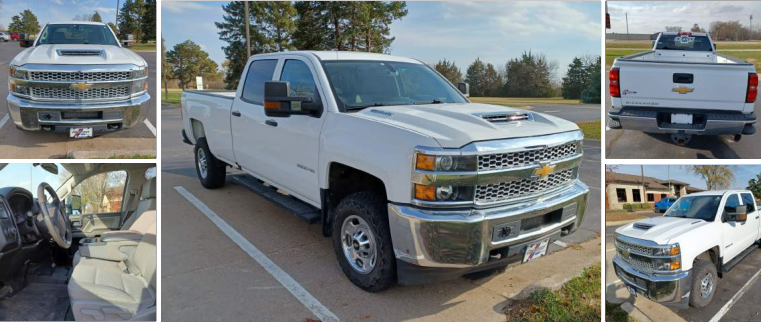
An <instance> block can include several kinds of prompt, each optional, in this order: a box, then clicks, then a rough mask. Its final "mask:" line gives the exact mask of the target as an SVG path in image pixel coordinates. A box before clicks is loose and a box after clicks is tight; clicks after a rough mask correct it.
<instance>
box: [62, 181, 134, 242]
mask: <svg viewBox="0 0 761 322" xmlns="http://www.w3.org/2000/svg"><path fill="white" fill-rule="evenodd" d="M126 184H127V172H126V171H112V172H106V173H100V174H96V175H93V176H91V177H89V178H87V179H85V180H84V181H82V182H80V183H79V184H77V185H76V186H75V187H74V189H73V191H72V192H71V194H70V195H69V196H68V197H66V214H67V215H69V220H70V221H71V226H72V227H71V228H72V234H73V236H74V238H85V237H87V238H90V237H97V236H100V235H101V234H102V233H104V232H107V231H111V230H118V229H119V228H120V226H121V223H122V217H123V214H124V212H123V209H122V208H123V204H124V202H125V201H126V200H125V195H126V193H125V187H126Z"/></svg>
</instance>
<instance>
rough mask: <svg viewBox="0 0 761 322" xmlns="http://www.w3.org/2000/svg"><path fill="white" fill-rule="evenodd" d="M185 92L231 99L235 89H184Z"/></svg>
mask: <svg viewBox="0 0 761 322" xmlns="http://www.w3.org/2000/svg"><path fill="white" fill-rule="evenodd" d="M185 93H193V94H201V95H210V96H217V97H221V98H227V99H233V98H234V97H235V91H210V90H186V91H185Z"/></svg>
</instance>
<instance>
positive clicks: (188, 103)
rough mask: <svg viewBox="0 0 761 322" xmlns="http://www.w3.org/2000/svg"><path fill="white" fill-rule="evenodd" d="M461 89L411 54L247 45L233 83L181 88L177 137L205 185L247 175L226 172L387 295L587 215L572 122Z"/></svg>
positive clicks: (528, 251) (474, 267)
mask: <svg viewBox="0 0 761 322" xmlns="http://www.w3.org/2000/svg"><path fill="white" fill-rule="evenodd" d="M458 89H459V91H458ZM467 93H468V86H467V84H465V83H461V84H459V85H458V87H455V86H454V85H452V84H451V83H449V82H448V81H447V80H446V79H445V78H444V77H443V76H441V75H440V74H438V73H437V72H436V71H435V70H433V69H432V68H430V67H429V66H427V65H425V64H423V63H421V62H420V61H417V60H414V59H409V58H404V57H394V56H389V55H381V54H370V53H356V52H307V51H305V52H298V51H297V52H287V53H273V54H263V55H255V56H253V57H251V58H250V59H249V61H248V63H247V65H246V68H245V70H244V72H243V74H242V76H241V81H240V83H239V85H238V89H237V91H235V92H212V91H185V92H183V94H182V99H181V102H182V121H183V123H184V129H183V130H182V136H183V139H184V141H185V142H186V143H188V144H192V145H194V146H195V161H196V162H195V163H196V169H197V175H198V177H199V179H200V180H201V183H202V184H203V186H204V187H207V188H217V187H220V186H222V185H223V184H224V183H225V177H226V167H227V166H230V167H233V168H235V169H240V170H243V171H244V172H245V173H247V174H244V175H231V176H230V177H231V179H232V180H233V181H236V182H238V183H240V184H243V185H245V186H247V187H248V188H249V189H251V190H253V191H255V192H257V193H259V194H260V195H262V196H264V197H265V198H267V199H269V200H272V201H274V202H276V203H278V204H280V205H281V206H283V207H285V208H286V209H288V210H291V211H292V212H293V213H294V214H296V215H298V216H300V217H302V218H305V219H307V220H308V221H309V222H312V223H321V224H322V231H323V234H324V235H325V236H332V238H333V247H334V250H335V253H336V256H337V257H338V261H339V264H340V266H341V268H342V269H343V271H344V273H345V274H346V275H347V276H348V278H349V279H350V280H351V281H352V282H353V283H354V284H356V285H357V286H359V287H360V288H362V289H364V290H367V291H380V290H383V289H385V288H387V287H389V286H390V285H391V284H392V283H395V282H399V283H401V284H419V283H425V282H428V281H431V280H440V279H447V278H455V277H457V276H460V275H463V274H466V273H470V272H475V271H480V270H487V269H491V268H498V267H505V266H507V265H508V264H510V263H516V262H518V263H522V262H527V261H530V260H533V259H535V258H537V257H539V256H542V255H543V254H545V252H546V250H547V246H548V244H549V243H551V242H553V241H555V240H557V239H558V238H560V237H561V236H562V235H566V234H570V233H572V232H574V231H576V230H577V229H578V228H579V226H580V225H581V222H582V219H583V218H584V211H585V208H586V203H587V194H588V191H589V190H588V188H587V186H586V185H584V184H583V183H582V182H581V181H580V180H579V179H578V171H579V165H580V163H581V157H582V139H583V134H582V133H581V132H580V131H579V129H578V127H577V126H576V125H575V124H573V123H571V122H567V121H565V120H562V119H558V118H555V117H552V116H548V115H543V114H540V113H535V112H531V111H527V110H522V109H515V108H508V107H503V106H493V105H484V104H474V103H470V102H469V100H468V99H467ZM249 175H250V176H249ZM247 178H252V179H247ZM253 178H255V179H253ZM260 181H261V182H265V183H266V184H267V185H264V184H263V183H261V182H260ZM272 187H274V188H276V189H271V188H272ZM276 190H279V191H281V192H284V193H287V194H288V196H285V195H284V194H281V193H278V192H276ZM273 229H277V228H276V227H273ZM283 233H284V234H287V233H288V232H286V231H283Z"/></svg>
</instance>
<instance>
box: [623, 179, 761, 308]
mask: <svg viewBox="0 0 761 322" xmlns="http://www.w3.org/2000/svg"><path fill="white" fill-rule="evenodd" d="M759 214H761V212H760V211H759V210H758V205H757V204H756V201H755V199H754V198H753V194H752V193H751V192H750V191H747V190H729V191H707V192H701V193H695V194H690V195H686V196H684V197H681V198H679V200H677V201H676V202H675V203H674V205H672V206H671V207H670V208H669V210H668V211H666V213H665V214H664V215H663V217H656V218H650V219H647V220H643V221H638V222H635V223H632V224H628V225H626V226H623V227H620V228H618V229H616V236H615V245H616V256H615V257H614V258H613V266H614V268H615V271H616V275H617V276H618V278H620V279H621V281H622V282H623V283H624V284H626V286H627V288H628V289H629V291H630V292H632V293H633V294H635V295H636V294H642V295H644V296H646V297H648V298H650V299H652V300H654V301H657V302H661V303H664V304H668V305H673V306H678V307H687V306H688V304H689V306H693V307H705V306H707V305H708V304H709V303H710V302H711V300H712V299H713V296H714V293H715V292H714V291H715V290H716V289H718V282H719V280H718V278H719V277H721V276H722V274H723V273H726V272H728V271H729V270H730V269H732V268H733V267H734V266H735V265H736V264H737V263H739V262H740V261H741V260H742V259H743V258H745V257H746V256H747V255H748V254H749V253H751V252H753V251H754V250H755V249H757V248H758V247H759V242H760V239H761V220H760V219H759Z"/></svg>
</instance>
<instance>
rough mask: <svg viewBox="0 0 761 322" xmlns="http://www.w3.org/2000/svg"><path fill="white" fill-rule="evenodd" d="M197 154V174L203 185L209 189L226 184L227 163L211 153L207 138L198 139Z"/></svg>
mask: <svg viewBox="0 0 761 322" xmlns="http://www.w3.org/2000/svg"><path fill="white" fill-rule="evenodd" d="M193 152H194V154H195V161H196V162H195V163H196V174H197V175H198V179H199V180H201V185H202V186H204V188H207V189H216V188H219V187H221V186H223V185H224V184H225V177H226V176H227V169H225V168H226V166H227V165H226V164H225V163H224V162H222V161H219V160H218V159H217V158H215V157H214V155H213V154H211V150H209V145H208V144H207V143H206V138H199V139H198V140H197V141H196V147H195V149H193Z"/></svg>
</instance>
